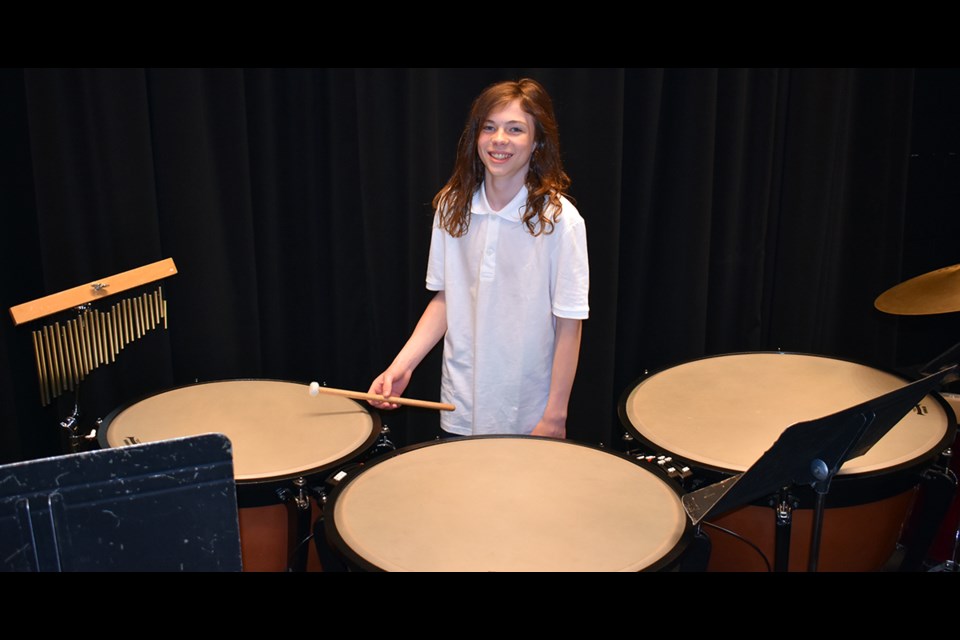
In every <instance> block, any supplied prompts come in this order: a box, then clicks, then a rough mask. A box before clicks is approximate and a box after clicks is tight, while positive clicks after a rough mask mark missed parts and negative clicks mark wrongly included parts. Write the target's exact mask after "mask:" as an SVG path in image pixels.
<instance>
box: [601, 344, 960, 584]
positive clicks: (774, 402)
mask: <svg viewBox="0 0 960 640" xmlns="http://www.w3.org/2000/svg"><path fill="white" fill-rule="evenodd" d="M908 383H909V381H907V380H905V379H903V378H900V377H898V376H896V375H893V374H890V373H886V372H883V371H880V370H877V369H874V368H871V367H867V366H864V365H861V364H857V363H854V362H850V361H847V360H841V359H837V358H830V357H823V356H816V355H806V354H794V353H782V352H771V353H766V352H763V353H739V354H729V355H721V356H713V357H707V358H702V359H699V360H694V361H691V362H687V363H684V364H680V365H677V366H674V367H671V368H667V369H664V370H662V371H659V372H657V373H654V374H651V375H649V376H647V377H645V378H642V379H640V380H639V381H638V382H637V383H635V384H634V385H633V386H632V387H630V388H629V389H627V390H626V391H625V392H624V394H623V396H622V397H621V400H620V404H619V413H620V419H621V422H622V424H623V426H624V428H625V429H626V430H627V431H628V432H629V433H630V434H631V435H632V436H633V437H634V438H635V439H636V440H637V441H639V442H640V443H641V444H643V445H646V446H650V447H653V448H654V449H655V450H656V451H657V452H658V453H661V454H667V455H669V456H671V457H674V458H677V459H679V460H680V461H682V462H685V463H687V464H688V465H689V466H690V467H691V468H692V469H693V470H694V474H693V477H692V478H690V479H689V480H688V482H689V483H690V486H689V487H688V489H689V490H690V491H693V490H695V489H697V488H700V487H702V486H707V485H710V484H714V483H715V482H718V481H720V480H723V479H724V478H727V477H729V476H731V475H733V474H736V473H739V472H742V471H746V470H747V469H748V468H749V467H750V466H751V465H752V464H753V463H754V462H755V461H756V460H758V459H759V458H760V456H761V455H763V453H764V452H765V451H766V450H767V449H769V448H770V447H771V446H772V445H773V443H774V442H775V441H776V440H777V438H778V437H779V436H780V434H781V433H782V432H783V431H784V430H785V429H786V428H787V427H789V426H791V425H793V424H795V423H797V422H802V421H808V420H812V419H815V418H820V417H824V416H827V415H830V414H832V413H836V412H838V411H840V410H843V409H846V408H849V407H852V406H854V405H857V404H860V403H862V402H866V401H867V400H870V399H873V398H876V397H878V396H880V395H883V394H885V393H888V392H890V391H893V390H895V389H899V388H901V387H903V386H905V385H906V384H908ZM955 430H956V420H955V418H954V416H953V413H952V411H950V409H949V407H948V406H947V405H946V403H945V402H944V401H943V399H942V398H941V397H940V396H939V394H930V395H927V396H924V398H923V399H922V400H921V402H920V403H919V404H918V405H917V406H916V407H915V408H914V409H913V410H912V411H911V412H910V413H909V414H907V415H906V416H905V417H904V418H903V419H902V420H901V421H900V422H899V423H897V425H895V426H894V427H893V428H892V429H891V430H890V431H889V432H888V433H887V434H886V435H885V436H884V437H883V438H882V439H881V440H880V441H879V442H877V444H876V445H875V446H874V447H873V448H872V449H871V450H870V451H868V452H867V453H866V454H864V455H863V456H860V457H858V458H853V459H851V460H848V461H847V462H846V463H845V464H844V465H843V467H842V468H841V469H840V471H839V472H838V474H837V476H836V477H835V478H834V479H833V482H832V483H831V485H830V491H829V493H828V495H827V498H826V506H827V509H826V512H825V515H824V521H823V530H822V538H821V546H820V553H819V569H820V570H823V571H844V570H850V571H869V570H877V569H880V568H882V567H883V565H884V564H885V563H886V561H887V560H888V559H889V558H890V556H891V555H892V553H893V552H894V551H895V549H896V544H897V541H898V539H899V536H900V532H901V528H902V526H903V523H904V521H905V520H906V518H907V515H908V513H909V510H910V508H911V505H912V503H913V499H914V496H915V493H916V490H917V486H918V485H919V482H920V475H921V474H922V472H923V471H924V470H925V469H927V468H929V467H930V465H931V464H932V463H933V462H934V461H935V459H936V458H937V457H938V456H939V454H940V453H941V452H942V451H943V450H944V449H945V448H946V447H947V446H949V443H950V442H951V441H952V439H953V435H954V433H955ZM791 495H792V496H793V497H794V498H795V499H796V502H795V503H794V506H797V507H799V508H798V509H794V510H793V513H792V525H791V533H792V535H791V537H790V545H789V546H790V556H789V563H788V565H787V566H788V568H789V569H790V570H804V569H805V568H806V567H807V564H808V557H809V543H810V537H811V536H810V532H811V527H812V515H813V510H812V507H813V504H814V493H813V490H812V489H811V488H810V487H809V486H804V487H793V488H791ZM773 506H774V503H773V502H770V503H769V505H765V504H763V502H761V503H758V504H754V505H748V506H745V507H743V508H740V509H736V510H734V511H731V512H728V513H727V514H723V515H720V516H719V517H716V518H708V520H709V521H710V522H712V523H714V524H715V525H718V526H722V527H724V528H726V529H729V530H732V531H733V532H735V533H737V534H739V535H740V536H742V537H743V538H745V539H746V540H748V541H750V542H752V543H754V544H756V545H757V546H758V547H759V548H760V549H761V550H763V553H764V554H765V556H766V558H768V559H771V560H772V559H773V558H774V551H775V528H776V526H775V523H776V519H775V516H774V511H773V508H772V507H773ZM710 538H711V542H712V552H711V556H710V564H709V567H708V568H709V570H733V571H748V570H754V569H758V570H762V569H764V567H765V564H764V562H763V558H761V556H760V555H759V554H758V553H756V551H755V550H753V549H751V547H750V546H749V545H748V544H745V543H744V542H743V541H742V540H738V539H737V538H735V537H733V536H727V535H723V534H721V533H718V532H716V531H710ZM780 561H781V562H782V561H783V559H780Z"/></svg>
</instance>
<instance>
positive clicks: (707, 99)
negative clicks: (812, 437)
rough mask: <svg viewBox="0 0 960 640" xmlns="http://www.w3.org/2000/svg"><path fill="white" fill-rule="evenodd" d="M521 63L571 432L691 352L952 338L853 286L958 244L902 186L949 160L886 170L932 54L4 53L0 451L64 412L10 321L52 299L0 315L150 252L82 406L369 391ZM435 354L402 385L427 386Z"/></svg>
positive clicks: (881, 361) (13, 454) (54, 445)
mask: <svg viewBox="0 0 960 640" xmlns="http://www.w3.org/2000/svg"><path fill="white" fill-rule="evenodd" d="M944 74H945V75H944ZM523 76H531V77H534V78H537V79H538V80H539V81H541V82H542V83H543V84H544V85H545V86H546V88H547V89H548V91H549V92H550V93H551V95H552V96H553V97H554V101H555V107H556V111H557V116H558V119H559V124H560V136H561V145H562V148H563V150H564V159H565V163H566V168H567V170H568V173H569V174H570V175H571V177H572V178H573V186H572V189H571V192H572V195H573V196H574V198H575V199H576V201H577V204H578V206H579V208H580V211H581V212H582V213H583V215H584V218H585V219H586V222H587V234H588V243H589V248H590V261H591V271H592V279H591V294H590V303H591V316H590V319H589V320H588V321H587V322H586V323H585V326H584V338H583V347H582V355H581V364H580V369H579V373H578V376H577V382H576V384H575V387H574V394H573V398H572V400H571V407H570V417H569V421H568V435H569V437H570V438H572V439H575V440H578V441H582V442H588V443H594V444H596V443H602V444H604V445H613V446H618V445H619V440H620V435H621V433H622V429H621V428H620V426H619V424H618V422H617V418H616V405H617V402H618V401H619V398H620V396H621V394H622V393H623V392H624V390H625V389H627V388H629V386H631V385H632V384H633V382H634V381H635V380H636V379H637V378H639V377H640V376H641V375H642V374H643V372H644V371H647V370H650V371H652V370H656V369H659V368H663V367H665V366H670V365H672V364H675V363H678V362H682V361H685V360H689V359H693V358H697V357H701V356H704V355H713V354H720V353H729V352H736V351H759V350H773V349H783V350H788V351H798V352H808V353H818V354H824V355H831V356H837V357H845V358H851V359H855V360H858V361H861V362H864V363H866V364H869V365H871V366H876V367H880V368H885V369H889V368H892V367H895V366H898V365H900V364H906V363H911V362H919V361H923V360H926V359H929V358H931V357H933V356H934V355H936V353H935V352H931V350H933V349H937V348H945V347H946V346H949V345H950V344H953V342H955V341H956V340H958V339H960V331H957V328H958V325H957V321H956V318H955V317H954V316H956V315H957V314H952V315H951V316H945V317H943V318H940V319H939V321H940V322H941V324H940V325H939V326H938V328H937V330H936V335H937V339H936V340H928V341H926V342H924V341H922V340H917V339H916V336H917V335H923V334H929V331H925V329H924V328H923V326H924V325H923V324H922V323H923V320H916V321H911V322H915V326H914V327H911V328H910V329H911V331H912V334H911V335H913V336H914V338H912V339H911V341H910V348H909V349H906V350H905V349H904V341H903V340H902V336H903V332H902V331H901V323H902V320H901V319H900V318H895V317H891V316H886V315H884V314H881V313H880V312H878V311H876V310H875V309H874V307H873V300H874V299H875V298H876V296H877V295H879V294H880V293H882V292H883V291H885V290H886V289H888V288H890V287H891V286H893V285H895V284H897V283H898V282H901V281H903V280H905V279H906V278H908V277H912V276H914V275H919V274H920V273H923V272H926V271H929V270H931V269H933V268H938V267H941V266H948V265H950V264H954V263H956V262H960V260H958V257H957V254H958V251H957V249H956V246H957V242H956V239H957V237H958V236H957V235H956V233H954V234H953V236H952V239H949V241H947V242H942V241H941V242H940V244H939V245H938V246H936V247H934V248H933V249H931V245H930V243H929V242H927V241H926V240H925V238H928V237H939V238H942V237H943V234H941V233H938V232H937V229H938V228H940V229H942V228H943V227H942V225H943V224H944V223H943V219H951V220H952V219H953V217H955V216H954V213H953V211H954V210H955V207H952V206H951V203H952V205H955V204H956V202H957V198H956V194H953V196H952V197H953V199H952V200H950V196H949V195H948V197H947V201H946V202H947V203H946V204H943V203H942V202H941V203H940V204H939V206H934V205H931V204H930V203H929V202H926V203H925V202H924V201H923V199H922V198H920V197H919V196H916V197H910V196H909V194H910V193H912V192H911V191H910V185H911V184H916V183H918V181H921V180H922V179H923V178H922V177H917V176H928V177H927V178H926V179H927V180H932V181H934V182H935V183H936V184H940V183H941V181H940V180H938V179H937V178H936V177H933V178H930V177H929V176H931V175H934V174H936V173H937V171H940V172H941V173H942V172H944V171H946V172H947V173H948V174H949V171H950V170H951V169H950V167H949V166H947V167H946V168H944V166H945V165H943V164H942V163H941V164H940V165H938V166H933V168H928V169H923V168H921V170H920V171H919V172H918V171H916V170H914V171H913V174H912V173H911V167H912V165H911V162H912V160H911V158H913V160H914V161H916V160H917V159H918V158H919V159H921V160H922V159H926V160H928V161H929V160H930V158H931V157H932V154H934V152H933V151H929V152H927V151H925V152H923V153H917V152H914V153H913V154H912V155H911V141H912V139H913V140H915V139H917V133H916V129H917V127H916V126H915V124H914V123H915V122H916V120H917V119H916V118H915V117H914V116H915V112H914V108H915V104H918V100H919V98H918V97H917V96H918V95H920V94H919V93H918V87H919V86H920V84H919V82H918V80H919V79H923V80H924V81H925V83H924V85H923V86H924V87H933V86H935V89H934V92H937V91H939V92H943V91H945V90H946V89H944V88H943V87H944V86H951V87H952V86H953V83H955V81H956V78H957V74H956V73H949V72H946V71H944V72H942V73H939V74H938V73H934V72H924V71H920V72H918V71H915V70H913V69H878V68H871V69H775V68H763V69H519V68H509V69H507V68H500V69H492V68H471V69H379V70H378V69H300V68H297V69H216V70H207V69H3V70H0V96H2V98H3V99H2V101H0V109H2V110H3V113H2V117H0V154H2V156H0V203H2V206H3V216H4V222H5V224H4V232H3V234H2V240H0V251H2V253H3V260H4V265H5V268H4V269H3V273H2V276H0V305H2V307H3V309H4V312H3V313H4V318H3V320H2V321H0V447H2V450H0V462H11V461H17V460H24V459H31V458H36V457H42V456H46V455H53V454H57V453H62V452H63V451H64V449H63V443H62V442H61V433H60V432H61V431H62V430H61V429H59V427H58V426H57V424H58V422H59V421H60V420H61V419H62V418H63V417H64V416H66V415H67V414H68V413H69V412H70V410H71V409H72V404H73V398H72V397H68V396H64V397H61V398H60V399H59V400H57V401H56V402H55V403H54V404H52V405H51V406H49V407H47V408H41V407H40V402H39V392H38V389H37V378H36V373H35V367H34V361H33V352H32V343H31V339H30V331H31V330H32V329H35V328H39V326H40V325H42V324H44V323H46V322H49V321H50V320H51V319H46V320H42V321H37V322H36V323H33V324H32V325H24V326H19V327H15V326H13V323H12V321H11V319H10V317H9V313H7V311H6V310H7V309H8V308H9V307H11V306H14V305H16V304H20V303H22V302H26V301H29V300H32V299H35V298H38V297H41V296H44V295H47V294H50V293H54V292H57V291H61V290H63V289H66V288H70V287H73V286H76V285H78V284H82V283H85V282H89V281H93V280H95V279H98V278H102V277H104V276H107V275H111V274H114V273H118V272H121V271H126V270H128V269H132V268H135V267H138V266H141V265H144V264H147V263H150V262H154V261H157V260H160V259H162V258H167V257H170V258H173V259H174V261H175V262H176V264H177V267H178V270H179V273H178V274H177V275H176V276H174V277H172V278H170V279H168V280H165V281H164V282H163V286H164V289H165V292H166V295H167V296H168V297H169V314H170V328H169V329H168V330H167V331H157V332H153V333H151V334H149V335H148V337H146V338H144V339H143V340H142V341H140V342H138V343H134V344H133V345H132V346H131V347H129V348H128V349H127V350H125V351H124V352H123V353H122V354H121V356H122V357H121V358H120V359H119V360H118V361H117V363H115V364H112V365H110V366H108V367H105V368H104V367H102V368H100V369H98V370H97V371H96V372H94V373H93V374H92V375H91V376H89V377H88V378H87V380H85V381H84V383H83V384H82V385H81V396H80V409H81V411H82V419H83V420H84V424H85V425H86V426H87V427H88V428H90V429H92V428H94V426H95V420H96V419H97V418H101V417H104V416H106V415H107V414H108V413H109V412H110V411H112V410H113V409H115V408H117V407H119V406H121V405H123V404H124V403H128V402H131V401H134V400H136V399H137V398H139V397H142V396H143V395H145V394H148V393H151V392H155V391H158V390H161V389H166V388H170V387H174V386H179V385H183V384H188V383H191V382H194V381H208V380H218V379H229V378H241V377H250V378H271V379H284V380H294V381H301V382H304V383H307V382H309V381H311V380H318V381H320V382H322V383H326V384H327V385H329V386H335V387H343V388H352V389H360V390H366V388H367V386H368V385H369V383H370V381H371V380H372V378H373V377H374V376H375V375H377V374H378V373H379V372H380V371H381V370H382V369H383V368H384V367H385V366H386V365H387V364H388V363H389V362H390V360H391V359H392V358H393V356H394V355H395V353H396V352H397V350H398V349H399V348H400V347H401V346H402V345H403V343H404V341H405V340H406V338H407V337H408V336H409V333H410V331H411V330H412V328H413V326H414V324H415V323H416V321H417V319H418V317H419V315H420V313H421V312H422V310H423V308H424V305H425V304H426V302H427V301H428V299H429V295H430V294H429V293H428V292H427V291H425V289H424V275H425V270H426V259H427V251H428V247H429V233H430V223H431V218H432V211H431V209H430V204H429V203H430V200H431V199H432V197H433V195H434V194H435V193H436V191H437V190H438V189H439V188H440V187H441V186H442V185H443V183H444V181H445V180H446V178H447V177H448V175H449V172H450V170H451V168H452V163H453V155H454V150H455V147H456V142H457V139H458V137H459V134H460V131H461V128H462V125H463V122H464V118H465V117H466V112H467V109H468V107H469V104H470V101H471V100H472V98H473V97H474V96H475V95H476V94H477V93H478V92H479V91H480V90H481V89H483V87H485V86H486V85H488V84H489V83H491V82H495V81H498V80H502V79H508V78H512V79H516V78H520V77H523ZM945 77H946V78H947V80H946V81H945V82H944V81H943V79H944V78H945ZM937 83H940V84H937ZM923 95H925V96H927V98H928V102H926V103H924V104H927V105H928V109H929V110H930V111H935V110H936V108H937V107H936V105H938V104H940V103H939V102H938V101H937V99H936V96H929V95H928V94H923ZM930 105H933V106H930ZM924 126H932V125H931V124H930V122H925V123H924ZM925 135H926V136H927V137H926V138H924V139H927V140H937V139H938V138H937V136H936V135H935V134H930V133H927V134H925ZM953 150H954V151H955V150H956V149H955V148H954V149H953ZM946 151H947V150H944V149H940V150H939V151H938V152H939V153H942V157H943V158H948V157H949V156H948V155H947V152H946ZM936 157H941V156H936ZM927 164H930V165H931V166H932V165H935V164H936V163H935V162H933V163H932V164H931V163H930V162H928V163H927ZM953 171H954V173H955V168H954V169H953ZM911 175H913V176H914V177H913V182H911ZM956 184H957V181H956V180H953V185H954V187H953V188H954V189H955V185H956ZM911 203H912V204H911ZM911 216H914V219H916V220H920V219H923V220H924V222H922V223H921V224H919V225H911V224H910V221H911ZM931 216H933V217H934V218H936V219H935V220H934V221H933V222H930V221H929V218H930V217H931ZM941 218H942V219H941ZM918 227H919V228H922V229H925V230H926V234H927V235H926V236H925V235H923V234H919V235H918V233H917V232H916V229H917V228H918ZM954 228H955V227H954ZM911 256H913V257H911ZM921 256H922V260H921ZM911 260H912V262H911ZM921 261H922V262H923V264H920V262H921ZM68 317H69V314H68ZM906 324H909V323H906ZM941 345H942V346H941ZM439 355H440V352H439V347H438V349H436V350H434V352H433V353H431V354H430V356H429V357H428V358H427V359H426V360H425V361H424V363H423V364H422V365H421V367H420V368H419V369H418V371H417V374H416V375H415V378H414V381H413V383H412V384H411V386H410V388H409V390H408V392H407V395H409V396H411V397H418V398H425V399H436V398H437V397H438V394H439V391H438V389H439V364H440V360H439ZM383 417H384V420H385V422H386V423H387V424H388V425H389V426H390V427H391V428H392V430H393V432H394V439H395V441H397V443H398V444H401V445H403V444H411V443H414V442H419V441H421V440H423V439H426V438H428V437H430V434H432V432H433V430H434V429H435V427H436V424H437V417H436V415H435V414H433V413H431V412H427V411H418V410H412V409H400V410H398V411H395V412H392V413H389V414H385V415H384V416H383Z"/></svg>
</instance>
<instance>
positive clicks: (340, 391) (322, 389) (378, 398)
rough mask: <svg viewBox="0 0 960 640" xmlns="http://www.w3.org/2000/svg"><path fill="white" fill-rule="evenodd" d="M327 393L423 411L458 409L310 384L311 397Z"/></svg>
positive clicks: (433, 403) (427, 401) (432, 403)
mask: <svg viewBox="0 0 960 640" xmlns="http://www.w3.org/2000/svg"><path fill="white" fill-rule="evenodd" d="M321 392H322V393H326V394H329V395H334V396H343V397H345V398H352V399H354V400H375V401H378V402H390V403H393V404H402V405H406V406H410V407H420V408H422V409H437V410H438V411H456V409H457V408H456V407H455V406H453V405H452V404H447V403H445V402H430V401H429V400H413V399H410V398H401V397H398V396H390V397H389V398H385V397H384V396H379V395H377V394H375V393H364V392H362V391H348V390H346V389H334V388H332V387H321V386H320V384H319V383H317V382H311V383H310V395H311V396H315V395H317V394H318V393H321Z"/></svg>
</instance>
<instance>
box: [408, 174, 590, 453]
mask: <svg viewBox="0 0 960 640" xmlns="http://www.w3.org/2000/svg"><path fill="white" fill-rule="evenodd" d="M526 201H527V190H526V188H523V189H521V190H520V192H519V193H518V194H517V195H516V197H515V198H514V199H513V200H512V201H510V203H509V204H508V205H507V206H505V207H504V208H503V209H501V210H500V211H493V210H492V209H491V207H490V205H489V204H488V202H487V198H486V193H485V191H484V188H483V187H482V186H481V188H480V189H478V190H477V193H476V194H474V198H473V205H472V209H471V215H470V227H469V230H468V231H467V233H466V234H464V235H463V236H462V237H460V238H454V237H452V236H451V235H450V234H449V233H447V232H446V231H444V230H443V229H441V228H440V227H439V225H438V221H439V217H435V218H434V226H433V235H432V238H431V243H430V259H429V263H428V266H427V289H429V290H431V291H445V292H446V303H447V334H446V336H445V337H444V342H443V373H442V378H441V384H440V397H441V399H442V401H443V402H449V403H452V404H454V405H455V406H456V407H457V409H456V411H452V412H451V411H444V412H441V418H440V424H441V426H442V427H443V429H444V430H446V431H448V432H450V433H456V434H460V435H482V434H492V433H508V434H521V435H522V434H529V433H530V432H531V431H533V428H534V427H535V426H536V425H537V422H539V421H540V418H541V417H543V411H544V409H545V408H546V406H547V397H548V395H549V393H550V374H551V371H552V367H553V350H554V336H555V331H556V318H555V317H557V316H558V317H561V318H574V319H586V318H587V317H588V315H589V310H590V309H589V305H588V301H587V294H588V292H589V286H590V270H589V265H588V262H587V235H586V228H585V226H584V222H583V218H582V217H581V216H580V212H579V211H577V209H576V207H574V206H573V204H572V203H571V202H570V201H569V200H567V199H566V198H561V204H562V213H561V215H560V217H559V219H558V220H557V221H556V224H555V226H554V229H553V232H552V233H549V234H547V233H541V234H540V235H539V236H537V237H534V236H532V235H531V234H530V231H529V230H528V229H527V226H526V225H525V224H523V223H522V222H521V215H520V212H521V209H522V208H523V207H524V205H525V204H526Z"/></svg>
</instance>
